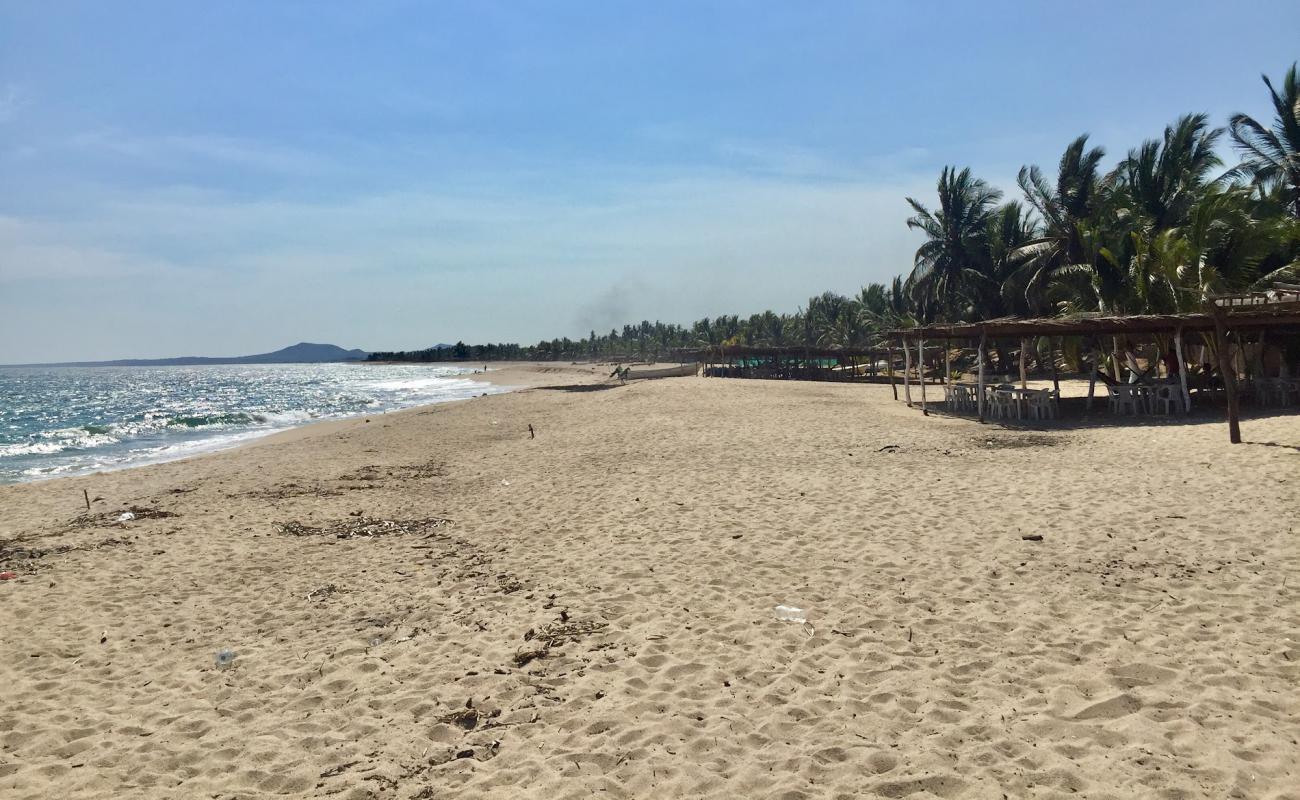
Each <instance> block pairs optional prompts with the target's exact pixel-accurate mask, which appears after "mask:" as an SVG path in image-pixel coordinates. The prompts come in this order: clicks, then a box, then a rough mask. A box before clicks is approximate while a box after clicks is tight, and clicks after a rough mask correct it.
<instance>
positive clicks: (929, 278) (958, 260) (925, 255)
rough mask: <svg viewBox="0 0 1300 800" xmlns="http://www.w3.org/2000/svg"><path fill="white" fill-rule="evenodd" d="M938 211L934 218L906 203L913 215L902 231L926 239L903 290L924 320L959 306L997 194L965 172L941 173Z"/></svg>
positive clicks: (947, 170)
mask: <svg viewBox="0 0 1300 800" xmlns="http://www.w3.org/2000/svg"><path fill="white" fill-rule="evenodd" d="M938 190H939V207H938V208H937V209H935V210H934V211H933V212H932V211H930V210H929V209H927V208H926V207H925V206H924V205H922V204H921V203H919V202H917V201H916V200H913V199H912V198H910V197H909V198H907V202H908V204H909V205H911V206H912V210H913V211H915V212H916V214H915V215H914V216H912V217H910V218H908V220H907V227H909V228H915V229H917V230H920V231H922V232H923V233H924V234H925V235H926V241H925V243H924V244H922V245H921V246H920V247H919V248H917V250H916V258H915V262H914V266H913V267H912V273H911V275H910V277H909V278H908V284H909V286H910V288H911V290H912V291H913V293H914V294H913V297H914V298H915V300H916V301H917V304H918V306H919V308H918V310H919V311H921V313H922V314H923V315H924V316H927V317H929V316H933V315H934V314H951V313H953V312H954V311H955V310H956V309H958V308H959V307H960V305H961V299H962V296H963V291H962V290H963V287H964V282H965V279H966V271H967V270H970V269H978V268H979V267H980V262H981V259H983V258H985V257H986V254H987V246H986V239H987V236H988V219H989V215H990V213H991V212H992V210H993V207H994V206H995V205H997V202H998V200H999V198H1001V197H1002V192H1000V191H998V190H997V189H994V188H993V187H991V186H989V185H988V184H987V183H985V182H984V181H982V180H980V179H978V178H974V177H972V176H971V172H970V168H969V167H967V168H965V169H963V170H962V171H961V172H957V169H956V167H944V170H943V173H942V174H941V175H940V176H939V184H938Z"/></svg>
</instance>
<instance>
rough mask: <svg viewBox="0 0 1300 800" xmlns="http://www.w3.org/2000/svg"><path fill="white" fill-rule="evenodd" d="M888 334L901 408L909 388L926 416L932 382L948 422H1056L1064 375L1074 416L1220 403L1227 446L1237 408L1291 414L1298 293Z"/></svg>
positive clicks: (1298, 340)
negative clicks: (960, 417)
mask: <svg viewBox="0 0 1300 800" xmlns="http://www.w3.org/2000/svg"><path fill="white" fill-rule="evenodd" d="M889 336H890V337H891V339H892V340H893V341H896V342H898V345H899V347H900V348H901V349H902V351H903V353H904V366H903V370H902V382H903V395H904V398H903V399H904V400H905V401H906V402H907V403H908V405H915V404H917V402H916V399H914V391H913V390H914V388H915V389H918V390H919V391H918V392H915V394H919V405H920V406H921V408H922V410H923V411H925V412H927V413H928V411H929V407H930V398H929V397H928V396H927V391H926V389H927V385H931V384H933V383H935V382H937V383H939V384H940V385H941V387H942V402H943V404H944V405H943V407H944V410H945V411H948V412H951V413H956V414H965V415H971V416H975V417H978V419H979V420H980V421H984V420H986V419H1004V420H1010V419H1015V420H1048V419H1057V418H1058V417H1059V416H1060V415H1061V407H1062V403H1061V386H1060V380H1061V372H1062V371H1063V370H1064V371H1067V372H1068V373H1072V374H1077V375H1079V376H1081V377H1084V378H1086V379H1087V381H1088V393H1087V397H1086V399H1085V400H1084V402H1083V410H1084V412H1085V413H1089V412H1091V411H1092V410H1093V407H1094V401H1099V400H1100V398H1099V397H1098V395H1099V393H1100V394H1102V395H1103V396H1104V401H1105V405H1104V408H1105V410H1106V411H1107V412H1108V413H1110V414H1113V415H1115V416H1117V417H1122V416H1128V417H1136V416H1142V415H1156V416H1162V417H1169V416H1177V415H1181V414H1187V413H1189V412H1190V411H1191V410H1192V408H1193V400H1194V398H1195V401H1196V402H1197V403H1198V404H1200V403H1214V404H1216V405H1217V404H1218V403H1224V404H1225V405H1226V410H1227V416H1228V421H1229V429H1230V437H1231V439H1232V441H1233V442H1238V441H1240V438H1241V434H1240V429H1239V425H1238V417H1239V403H1240V402H1241V401H1242V400H1243V399H1244V400H1246V401H1247V402H1250V403H1253V404H1255V405H1256V406H1258V407H1261V408H1286V407H1289V406H1293V405H1300V378H1298V377H1297V375H1300V286H1293V285H1287V284H1276V285H1275V286H1274V288H1273V289H1272V290H1269V291H1265V292H1251V293H1247V294H1240V295H1225V296H1220V297H1214V298H1211V299H1210V301H1209V302H1207V303H1206V306H1205V309H1204V310H1203V311H1198V312H1191V313H1182V314H1160V315H1132V316H1105V315H1100V314H1091V315H1077V316H1070V317H1052V318H1038V319H1025V318H1003V319H994V320H985V321H981V322H959V323H935V324H929V325H923V326H918V327H915V328H903V329H897V330H893V331H890V332H889ZM972 351H973V353H972ZM994 351H996V354H997V361H996V365H995V364H994V362H993V361H992V359H991V354H992V353H993V352H994ZM1008 353H1015V362H1016V366H1017V367H1018V372H1019V380H1018V381H1017V380H1015V379H1014V378H1013V377H1012V375H1011V374H1008V373H1009V370H1008V366H1009V363H1008V362H1009V361H1010V358H1009V356H1008ZM972 356H973V357H972ZM1031 363H1032V364H1034V366H1035V369H1034V370H1033V371H1034V372H1035V373H1036V375H1035V378H1036V382H1037V383H1041V382H1044V381H1045V380H1046V379H1048V378H1050V381H1051V386H1050V387H1044V386H1032V387H1031V386H1030V385H1029V375H1030V372H1031V370H1030V364H1031ZM954 365H956V367H957V377H958V378H960V377H962V374H963V373H972V372H973V373H974V380H971V379H970V378H969V377H966V378H965V379H964V380H958V379H954ZM994 366H996V367H997V369H998V371H999V372H1000V373H1001V378H1000V379H999V378H996V377H994V376H993V375H992V372H993V369H994ZM1098 384H1100V387H1099V386H1098ZM935 399H936V400H938V398H937V397H936V398H935ZM1071 402H1072V403H1074V402H1077V401H1073V400H1072V401H1071Z"/></svg>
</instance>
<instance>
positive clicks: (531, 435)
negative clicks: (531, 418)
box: [528, 422, 537, 439]
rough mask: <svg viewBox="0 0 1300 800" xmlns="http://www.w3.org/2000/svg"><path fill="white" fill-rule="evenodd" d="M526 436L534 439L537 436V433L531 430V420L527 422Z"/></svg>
mask: <svg viewBox="0 0 1300 800" xmlns="http://www.w3.org/2000/svg"><path fill="white" fill-rule="evenodd" d="M528 438H529V439H536V438H537V433H536V432H535V431H534V430H533V423H531V422H530V423H528Z"/></svg>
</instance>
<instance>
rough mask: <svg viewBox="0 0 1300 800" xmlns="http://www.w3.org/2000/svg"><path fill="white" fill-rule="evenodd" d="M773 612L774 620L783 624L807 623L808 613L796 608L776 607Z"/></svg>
mask: <svg viewBox="0 0 1300 800" xmlns="http://www.w3.org/2000/svg"><path fill="white" fill-rule="evenodd" d="M774 611H775V612H776V618H777V619H779V620H782V621H784V622H798V623H800V624H803V623H805V622H807V621H808V612H807V611H806V610H804V609H802V608H799V607H798V606H785V605H782V606H777V607H776V608H775V609H774Z"/></svg>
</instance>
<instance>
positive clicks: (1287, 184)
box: [1228, 63, 1300, 218]
mask: <svg viewBox="0 0 1300 800" xmlns="http://www.w3.org/2000/svg"><path fill="white" fill-rule="evenodd" d="M1260 77H1262V78H1263V79H1264V85H1265V86H1267V87H1268V93H1269V96H1270V98H1271V99H1272V101H1273V109H1274V111H1275V112H1276V113H1277V118H1276V119H1274V120H1273V127H1272V128H1271V129H1270V128H1266V127H1264V126H1263V125H1261V124H1259V123H1258V122H1256V121H1255V120H1254V118H1252V117H1251V116H1249V115H1247V114H1233V115H1232V117H1231V118H1230V119H1229V122H1228V130H1229V131H1230V132H1231V134H1232V141H1233V144H1235V145H1236V147H1237V149H1238V150H1239V151H1240V152H1241V154H1242V156H1243V157H1244V158H1245V161H1244V162H1243V163H1242V164H1241V166H1239V167H1237V169H1236V170H1235V172H1236V173H1237V174H1239V175H1241V176H1243V177H1247V178H1250V180H1251V181H1252V183H1254V185H1255V186H1257V187H1260V188H1261V189H1267V187H1270V186H1274V187H1278V188H1280V189H1281V191H1282V193H1283V195H1284V199H1285V201H1286V203H1287V206H1288V208H1289V209H1290V212H1291V215H1292V216H1294V217H1297V218H1300V76H1297V74H1296V65H1295V64H1294V63H1292V64H1291V69H1289V70H1287V73H1286V76H1285V77H1284V78H1283V79H1282V91H1281V93H1280V94H1279V93H1278V91H1277V90H1276V89H1274V88H1273V83H1272V82H1271V81H1270V80H1269V79H1268V76H1267V75H1261V76H1260Z"/></svg>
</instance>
